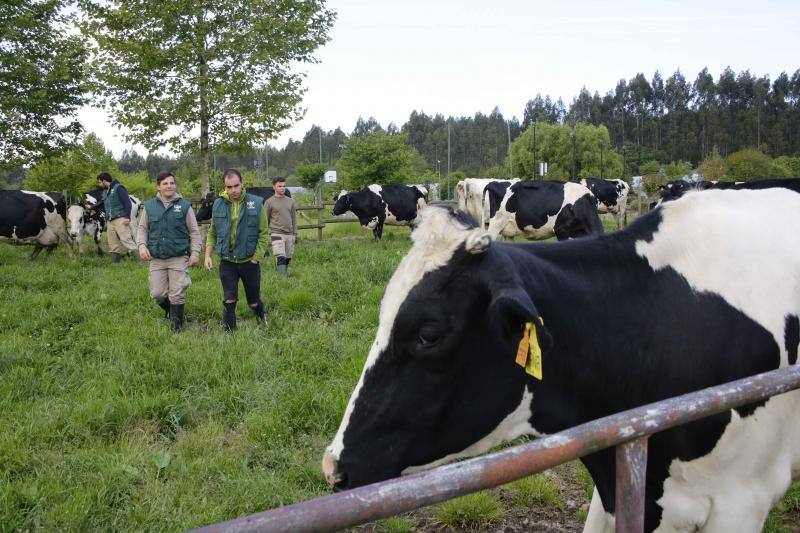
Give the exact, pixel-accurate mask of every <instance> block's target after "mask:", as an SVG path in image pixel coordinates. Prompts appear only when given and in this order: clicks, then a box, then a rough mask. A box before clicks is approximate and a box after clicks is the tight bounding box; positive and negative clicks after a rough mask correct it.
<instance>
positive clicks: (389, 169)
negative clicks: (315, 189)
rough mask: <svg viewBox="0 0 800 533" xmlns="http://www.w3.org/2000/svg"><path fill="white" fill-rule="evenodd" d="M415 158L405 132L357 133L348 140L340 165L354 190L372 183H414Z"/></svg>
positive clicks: (345, 180)
mask: <svg viewBox="0 0 800 533" xmlns="http://www.w3.org/2000/svg"><path fill="white" fill-rule="evenodd" d="M413 158H414V150H413V148H411V147H409V146H408V136H407V135H406V134H404V133H403V134H399V135H386V134H385V133H376V134H374V135H367V136H364V137H361V136H353V137H351V138H350V140H349V141H347V145H346V146H345V149H344V153H343V154H342V157H341V159H339V163H338V165H337V168H338V169H339V171H341V173H342V174H343V178H344V179H343V181H344V185H345V187H346V188H348V189H351V190H356V189H361V188H362V187H365V186H367V185H369V184H371V183H379V184H381V185H388V184H391V183H410V182H411V181H413V177H414V170H413V167H412V166H411V162H412V160H413Z"/></svg>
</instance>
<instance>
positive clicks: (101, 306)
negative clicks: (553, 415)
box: [0, 224, 800, 532]
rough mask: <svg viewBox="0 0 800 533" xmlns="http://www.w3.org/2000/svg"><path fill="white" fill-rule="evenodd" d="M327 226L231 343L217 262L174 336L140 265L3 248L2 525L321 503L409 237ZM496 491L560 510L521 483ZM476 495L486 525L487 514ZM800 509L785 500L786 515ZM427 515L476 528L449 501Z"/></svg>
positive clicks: (193, 517) (135, 519)
mask: <svg viewBox="0 0 800 533" xmlns="http://www.w3.org/2000/svg"><path fill="white" fill-rule="evenodd" d="M334 228H335V230H333V231H332V232H331V233H327V231H328V230H327V229H326V235H328V236H329V235H331V234H333V235H336V236H338V237H353V238H349V239H339V240H326V241H324V242H321V243H317V242H309V241H307V240H304V241H302V242H300V243H299V245H298V247H297V251H296V256H295V259H294V260H293V262H292V267H291V277H290V278H288V279H284V278H281V277H279V276H278V275H277V273H276V272H275V270H274V266H273V262H272V260H271V259H268V260H266V262H265V263H263V266H262V296H263V299H264V301H265V302H266V305H267V313H268V316H269V321H268V324H267V325H266V326H261V327H259V326H257V325H256V322H255V320H254V319H253V318H252V317H251V314H250V311H249V309H248V308H247V307H246V305H245V304H244V303H242V304H240V305H239V309H238V314H239V330H238V331H237V332H236V333H234V334H228V335H226V334H224V333H223V332H222V328H221V326H220V325H219V320H220V316H221V307H222V305H221V288H220V284H219V280H218V278H217V270H216V269H215V270H214V271H212V272H211V273H207V272H205V271H203V270H199V269H196V270H193V271H192V280H193V287H192V288H191V289H190V290H189V294H188V300H187V306H186V316H187V321H188V323H187V327H186V329H185V331H184V332H182V333H180V334H178V335H173V334H172V333H171V332H170V331H169V328H168V326H167V325H166V324H164V323H163V322H162V320H161V315H162V312H161V310H160V309H159V308H158V307H157V306H156V305H155V304H154V303H153V302H152V300H151V299H150V298H149V296H148V293H147V267H146V265H144V264H140V263H134V262H132V261H125V262H122V263H119V264H112V263H111V262H110V260H109V259H108V258H107V257H106V258H98V257H96V256H94V255H87V256H86V257H84V258H77V257H76V258H73V259H70V258H68V257H67V256H66V254H65V253H64V250H63V249H59V250H57V251H56V252H55V253H53V254H52V255H50V256H48V255H45V254H42V255H41V256H40V258H39V259H38V260H37V261H35V262H29V261H28V260H27V256H28V254H29V253H30V251H31V248H29V247H14V246H9V245H2V246H0V298H1V299H2V307H0V530H32V529H37V530H45V531H59V530H124V531H139V530H167V531H178V530H184V529H187V528H191V527H197V526H201V525H205V524H210V523H214V522H218V521H222V520H227V519H231V518H234V517H237V516H241V515H245V514H249V513H254V512H258V511H263V510H266V509H270V508H273V507H277V506H279V505H281V504H285V503H291V502H296V501H299V500H303V499H306V498H310V497H314V496H319V495H323V494H328V493H329V491H328V489H327V487H326V486H325V484H324V481H323V479H322V475H321V472H320V467H319V463H320V459H321V454H322V451H323V449H324V447H325V446H326V445H327V444H328V443H329V441H330V439H331V437H332V436H333V434H334V433H335V431H336V428H337V426H338V423H339V420H340V418H341V414H342V412H343V411H344V408H345V405H346V402H347V399H348V397H349V394H350V392H351V390H352V387H353V385H354V384H355V382H356V381H357V380H358V375H359V374H360V371H361V367H362V365H363V362H364V359H365V358H366V354H367V351H368V348H369V346H370V344H371V342H372V341H373V338H374V334H375V329H376V326H377V318H378V305H379V303H380V299H381V296H382V293H383V288H384V286H385V284H386V282H387V280H388V279H389V277H390V276H391V274H392V272H393V271H394V268H395V266H396V265H397V263H398V262H399V261H400V259H401V258H402V256H403V254H404V253H405V251H406V250H407V249H408V247H409V246H410V242H409V240H408V239H407V235H408V229H407V228H387V231H386V232H385V233H384V239H383V240H382V241H381V242H379V243H375V242H372V239H371V234H370V233H368V232H363V231H362V230H360V229H358V228H357V227H356V226H355V225H352V224H346V225H345V224H339V225H336V226H334ZM309 234H314V235H315V233H311V232H309ZM309 236H310V235H309ZM367 236H368V238H356V237H367ZM508 490H510V491H511V492H510V494H511V495H512V496H513V498H512V499H513V500H514V501H530V500H533V501H537V502H540V504H542V505H547V504H548V503H547V502H555V503H551V504H552V505H555V506H561V505H562V504H561V503H559V500H558V497H557V495H553V494H552V490H550V489H546V488H540V487H539V486H537V485H534V484H532V482H529V483H527V484H518V485H516V486H515V487H514V488H510V489H508ZM547 490H550V492H549V493H548V492H547ZM537 494H539V496H537ZM790 498H793V499H791V500H790ZM481 501H483V502H484V503H485V505H486V509H487V510H486V511H485V513H486V514H487V516H488V515H491V520H495V519H496V517H497V513H498V512H502V507H497V506H495V505H493V504H492V502H491V501H490V500H487V499H484V500H481ZM787 502H788V503H787ZM798 502H800V499H798V497H797V494H796V492H795V493H794V495H793V496H792V495H790V497H789V498H787V500H785V501H784V504H782V505H784V506H785V508H787V509H789V511H787V512H789V513H795V514H793V515H791V516H796V513H797V510H798V508H800V503H798ZM466 507H468V508H475V507H477V506H476V505H475V504H474V502H473V503H472V504H469V505H467V506H466ZM498 509H499V510H498ZM774 516H775V518H773V519H772V521H773V522H772V523H774V529H771V531H776V532H777V531H783V530H785V529H783V528H784V526H785V524H786V520H787V519H784V518H783V517H784V515H774ZM435 517H436V518H435V521H434V522H435V523H439V524H442V523H443V524H445V525H447V523H448V521H451V522H452V523H451V524H450V525H452V526H453V527H459V524H461V523H462V522H469V523H471V524H473V526H470V527H477V529H482V525H481V524H486V523H488V522H482V521H481V518H482V516H477V517H474V516H471V515H469V516H466V517H465V514H464V510H462V509H460V508H459V507H458V504H454V505H450V506H445V507H442V508H440V510H439V511H437V512H436V514H435ZM484 518H486V517H484ZM487 519H488V518H487ZM391 523H392V522H390V523H389V524H391ZM411 523H412V524H413V522H411ZM394 524H395V525H394V526H391V525H387V526H386V528H385V529H388V530H392V529H393V528H394V529H397V530H402V529H403V528H404V527H405V526H408V524H409V521H408V519H404V518H399V519H396V520H395V522H394ZM475 524H477V525H475ZM770 527H773V526H770Z"/></svg>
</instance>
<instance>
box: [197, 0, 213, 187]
mask: <svg viewBox="0 0 800 533" xmlns="http://www.w3.org/2000/svg"><path fill="white" fill-rule="evenodd" d="M199 18H200V20H199V21H198V23H199V25H201V26H202V24H203V15H202V14H201V15H199ZM205 54H206V42H205V36H203V37H202V38H201V41H200V53H199V57H198V63H199V65H198V66H199V74H200V80H199V91H198V92H199V94H200V180H201V183H202V184H203V195H205V194H206V193H208V192H209V191H210V190H211V186H210V181H209V178H208V121H209V113H208V62H207V61H206V56H205Z"/></svg>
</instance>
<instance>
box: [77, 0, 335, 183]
mask: <svg viewBox="0 0 800 533" xmlns="http://www.w3.org/2000/svg"><path fill="white" fill-rule="evenodd" d="M81 1H82V5H83V6H84V11H85V13H86V18H85V20H84V23H83V24H82V29H83V31H84V33H85V34H86V35H87V37H91V38H92V39H93V41H94V45H95V46H94V48H93V52H94V53H93V57H92V63H91V64H92V73H93V76H94V78H93V80H94V89H95V94H96V98H97V102H98V103H99V104H100V105H103V106H105V107H106V108H107V109H108V110H109V111H110V112H111V115H112V119H113V122H114V123H115V124H116V125H117V126H121V127H123V128H124V129H125V130H127V131H128V133H125V137H126V139H127V140H129V141H133V142H138V143H141V144H142V145H144V146H145V147H146V148H148V150H151V151H153V150H156V149H159V148H162V147H168V148H171V149H173V150H175V151H179V152H191V153H195V154H198V155H199V159H200V165H201V176H202V183H203V185H202V187H203V189H204V190H208V186H209V180H208V154H209V151H210V150H211V149H221V150H231V151H234V150H242V149H245V148H250V147H252V146H253V145H257V144H262V143H263V142H264V141H265V140H267V139H268V138H270V137H272V136H274V135H275V134H276V133H278V132H280V131H282V130H284V129H286V128H287V127H289V126H290V125H291V124H292V123H293V121H295V120H297V119H298V118H300V117H301V116H302V113H303V110H302V109H301V108H300V103H301V101H302V96H303V93H304V89H303V87H302V82H303V80H304V77H305V74H304V73H303V72H299V71H296V70H295V69H296V68H297V66H298V65H299V64H303V63H314V62H316V58H315V57H314V55H313V54H314V52H315V51H316V49H317V48H318V47H319V46H321V45H323V44H324V43H326V42H327V41H328V40H329V31H330V28H331V26H332V24H333V21H334V19H335V13H334V12H333V11H332V10H329V9H327V8H326V7H325V2H324V0H245V1H241V0H215V1H211V0H176V1H173V2H164V1H163V0H133V1H125V2H119V1H115V0H81Z"/></svg>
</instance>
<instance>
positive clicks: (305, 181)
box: [295, 163, 328, 189]
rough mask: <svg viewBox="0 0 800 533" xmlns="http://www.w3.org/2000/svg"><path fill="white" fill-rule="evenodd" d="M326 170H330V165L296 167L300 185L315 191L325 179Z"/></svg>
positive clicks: (314, 164) (301, 165)
mask: <svg viewBox="0 0 800 533" xmlns="http://www.w3.org/2000/svg"><path fill="white" fill-rule="evenodd" d="M326 170H328V165H326V164H324V163H298V164H297V166H296V167H295V173H296V174H297V178H298V179H299V180H300V185H302V186H303V187H305V188H306V189H315V188H316V187H317V186H319V184H320V182H321V181H322V178H324V177H325V171H326Z"/></svg>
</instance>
